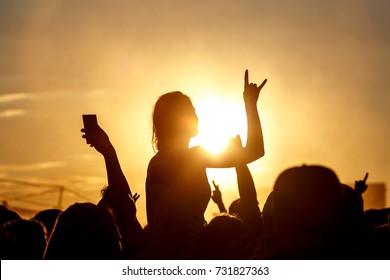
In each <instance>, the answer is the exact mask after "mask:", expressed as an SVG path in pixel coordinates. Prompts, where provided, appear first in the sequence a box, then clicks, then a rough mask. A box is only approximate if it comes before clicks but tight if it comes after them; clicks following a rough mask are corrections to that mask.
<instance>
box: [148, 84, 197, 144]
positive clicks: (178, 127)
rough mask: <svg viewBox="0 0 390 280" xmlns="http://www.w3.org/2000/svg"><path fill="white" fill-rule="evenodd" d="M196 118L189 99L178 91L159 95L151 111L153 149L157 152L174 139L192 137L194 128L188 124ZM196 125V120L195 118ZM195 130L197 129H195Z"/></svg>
mask: <svg viewBox="0 0 390 280" xmlns="http://www.w3.org/2000/svg"><path fill="white" fill-rule="evenodd" d="M194 117H196V115H195V109H194V107H193V105H192V102H191V99H190V98H189V97H188V96H187V95H185V94H183V93H182V92H180V91H172V92H169V93H166V94H163V95H161V96H160V97H159V98H158V99H157V101H156V103H155V105H154V109H153V114H152V122H153V135H152V144H153V148H154V149H155V150H157V151H160V150H161V149H164V148H165V147H166V146H169V145H170V144H172V141H174V139H175V138H176V137H180V136H182V135H186V133H189V136H194V135H191V134H194V130H193V129H194V127H193V126H191V124H189V123H188V120H189V119H190V118H194ZM196 125H197V118H196ZM196 129H197V127H196Z"/></svg>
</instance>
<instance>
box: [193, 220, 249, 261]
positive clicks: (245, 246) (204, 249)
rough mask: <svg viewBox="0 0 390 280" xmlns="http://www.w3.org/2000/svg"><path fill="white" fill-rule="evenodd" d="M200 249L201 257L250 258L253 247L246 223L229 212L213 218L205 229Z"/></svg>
mask: <svg viewBox="0 0 390 280" xmlns="http://www.w3.org/2000/svg"><path fill="white" fill-rule="evenodd" d="M199 251H200V253H199V258H201V259H219V260H223V259H225V260H228V259H231V260H237V259H248V258H249V257H250V255H251V248H250V246H249V241H248V234H247V231H246V228H245V226H244V224H243V223H242V221H241V220H239V219H238V218H237V217H235V216H233V215H229V214H222V215H220V216H217V217H215V218H213V219H212V220H211V221H210V223H209V224H208V225H207V226H206V227H205V228H204V229H203V232H202V236H201V241H200V250H199Z"/></svg>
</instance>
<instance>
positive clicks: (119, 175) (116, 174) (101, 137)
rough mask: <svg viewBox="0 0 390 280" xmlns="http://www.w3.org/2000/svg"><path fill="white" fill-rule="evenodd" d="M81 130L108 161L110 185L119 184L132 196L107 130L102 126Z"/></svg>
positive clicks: (91, 144) (106, 161)
mask: <svg viewBox="0 0 390 280" xmlns="http://www.w3.org/2000/svg"><path fill="white" fill-rule="evenodd" d="M81 132H84V133H85V134H84V135H83V136H82V137H83V138H86V139H87V140H88V143H90V146H91V147H94V148H95V149H96V150H97V151H98V152H99V153H101V154H102V155H103V157H104V161H105V163H106V171H107V180H108V185H110V186H118V187H119V188H121V189H122V191H124V192H125V193H127V194H129V195H130V196H132V194H131V191H130V186H129V184H128V182H127V179H126V177H125V175H124V174H123V171H122V168H121V166H120V163H119V160H118V156H117V154H116V151H115V148H114V146H113V145H112V144H111V142H110V139H109V138H108V135H107V134H106V132H105V131H104V130H103V129H102V128H101V127H100V126H97V127H96V128H95V129H94V130H93V131H86V129H82V130H81Z"/></svg>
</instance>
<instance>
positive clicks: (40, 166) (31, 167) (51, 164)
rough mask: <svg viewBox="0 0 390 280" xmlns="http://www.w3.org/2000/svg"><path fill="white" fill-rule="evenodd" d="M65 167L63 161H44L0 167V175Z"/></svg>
mask: <svg viewBox="0 0 390 280" xmlns="http://www.w3.org/2000/svg"><path fill="white" fill-rule="evenodd" d="M64 165H66V162H65V161H46V162H38V163H32V164H26V165H8V164H3V165H0V173H12V172H29V171H38V170H45V169H51V168H56V167H61V166H64Z"/></svg>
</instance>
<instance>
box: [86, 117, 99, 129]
mask: <svg viewBox="0 0 390 280" xmlns="http://www.w3.org/2000/svg"><path fill="white" fill-rule="evenodd" d="M83 123H84V128H85V129H86V130H87V131H88V130H91V129H94V128H95V127H97V125H98V124H97V117H96V115H83Z"/></svg>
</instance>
